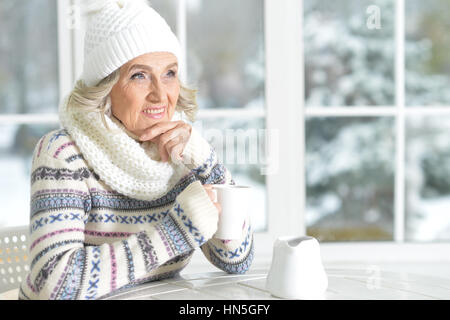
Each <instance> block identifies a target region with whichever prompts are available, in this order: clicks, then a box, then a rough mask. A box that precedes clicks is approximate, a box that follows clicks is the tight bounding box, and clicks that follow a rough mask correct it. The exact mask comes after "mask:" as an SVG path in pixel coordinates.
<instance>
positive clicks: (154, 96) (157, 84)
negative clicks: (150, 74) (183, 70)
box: [147, 80, 165, 102]
mask: <svg viewBox="0 0 450 320" xmlns="http://www.w3.org/2000/svg"><path fill="white" fill-rule="evenodd" d="M149 89H150V92H149V94H148V95H147V97H148V99H149V100H150V101H151V102H159V101H161V98H162V97H163V96H164V93H165V88H164V85H163V84H162V83H161V81H160V80H152V82H151V84H150V87H149Z"/></svg>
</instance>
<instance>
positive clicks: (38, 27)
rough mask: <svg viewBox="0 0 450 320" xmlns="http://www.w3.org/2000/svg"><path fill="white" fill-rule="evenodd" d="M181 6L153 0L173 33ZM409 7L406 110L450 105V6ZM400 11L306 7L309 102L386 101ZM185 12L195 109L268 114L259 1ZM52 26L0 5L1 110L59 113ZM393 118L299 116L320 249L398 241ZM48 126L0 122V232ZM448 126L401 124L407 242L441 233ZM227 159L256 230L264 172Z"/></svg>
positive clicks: (0, 1) (16, 218)
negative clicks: (377, 17) (245, 193)
mask: <svg viewBox="0 0 450 320" xmlns="http://www.w3.org/2000/svg"><path fill="white" fill-rule="evenodd" d="M176 2H177V1H176V0H170V1H168V0H152V1H151V3H152V4H153V6H154V7H155V8H156V9H157V10H158V11H159V12H160V13H161V14H162V15H163V16H164V17H165V18H166V19H167V21H168V22H169V24H170V25H171V26H172V28H173V30H176V21H177V19H176V14H177V12H176V10H177V4H176ZM405 3H406V12H405V17H406V26H405V27H406V34H405V39H406V43H405V60H406V71H405V72H406V75H405V78H406V84H405V86H406V97H405V99H406V104H407V106H408V108H414V107H417V106H419V107H428V106H429V107H433V106H450V91H449V90H447V88H449V85H450V58H449V55H448V52H449V49H450V36H449V34H448V32H447V31H448V30H450V22H449V20H448V17H447V16H446V13H447V12H450V1H448V0H429V1H426V2H425V1H419V0H407V1H405ZM370 5H376V6H378V7H379V8H380V13H381V21H380V22H381V29H369V28H367V26H366V21H367V13H366V9H367V7H369V6H370ZM230 12H232V14H229V13H230ZM395 17H396V15H395V6H394V0H376V1H375V0H372V1H367V0H363V1H361V0H334V1H325V0H305V1H304V30H303V32H304V39H303V41H304V50H305V95H306V97H305V102H304V103H305V107H306V108H321V107H322V108H327V107H332V106H341V107H348V108H352V107H358V106H370V107H373V108H377V107H380V106H393V105H395V79H394V78H395V73H394V70H395V66H394V61H395V54H396V52H395V42H394V26H395ZM186 18H187V50H188V72H187V74H188V79H187V80H188V81H187V82H188V84H190V85H194V86H195V87H197V88H198V89H199V99H198V100H199V105H200V108H201V109H224V108H226V109H238V108H244V109H255V110H264V108H265V101H264V95H265V92H264V86H265V79H264V77H265V67H264V65H265V61H264V59H265V53H264V46H265V44H264V7H263V1H262V0H245V1H239V0H228V1H221V0H188V1H187V17H186ZM57 19H58V17H57V6H56V0H0V30H2V32H1V34H0V114H27V113H38V114H39V113H55V112H56V110H57V105H58V102H59V99H60V97H59V91H58V90H59V85H58V81H59V78H58V77H59V70H58V42H57V23H58V20H57ZM301 40H302V39H299V41H301ZM287 67H289V66H287ZM301 105H302V102H301V101H300V102H299V107H301ZM280 107H281V106H280ZM395 121H396V120H395V118H394V117H392V116H380V117H378V116H374V117H307V121H306V128H305V130H306V131H305V133H306V166H305V170H306V171H305V172H306V197H307V198H306V212H305V214H306V221H307V232H308V233H309V234H311V235H313V236H315V237H317V238H318V239H320V240H322V241H354V240H357V241H361V240H392V239H393V221H394V197H395V195H394V191H395V186H394V179H395V152H396V150H395V138H396V137H395V134H396V131H395ZM198 125H200V126H201V127H202V128H203V129H204V130H207V129H210V128H211V129H218V130H222V131H224V130H225V129H230V128H235V129H239V128H244V129H246V128H250V129H263V128H265V119H264V117H256V118H255V119H251V118H242V119H240V118H236V117H225V118H220V119H204V120H201V121H200V122H199V123H198ZM56 127H57V124H56V123H55V124H52V123H49V124H11V123H8V122H7V121H3V122H0V203H1V205H2V212H1V214H0V227H2V226H9V225H20V224H26V223H28V206H29V203H28V201H29V175H30V157H31V154H32V151H33V148H34V146H35V144H36V142H37V140H38V139H39V138H40V137H41V136H42V135H43V134H45V133H46V132H48V131H50V130H52V129H53V128H56ZM447 128H450V117H449V118H446V117H443V116H441V115H436V116H420V117H419V116H407V117H406V142H405V143H406V144H405V148H406V162H405V170H406V173H407V174H406V177H407V181H406V199H405V200H406V212H405V216H406V240H408V241H441V240H449V239H450V179H449V177H450V161H449V160H450V139H449V137H450V130H449V129H447ZM211 142H212V143H213V144H214V143H216V142H215V141H211ZM292 143H302V142H301V141H292ZM217 147H218V148H220V147H221V146H220V145H218V146H217ZM226 165H227V166H228V167H229V168H230V169H231V171H232V173H233V175H234V178H235V180H236V181H237V182H238V183H242V184H251V185H253V186H255V189H256V190H257V192H256V197H257V199H258V200H257V201H256V203H257V204H258V207H257V208H256V209H255V213H254V216H253V217H252V218H253V221H254V224H255V226H256V228H257V230H264V229H265V228H266V227H267V219H266V212H265V210H266V193H265V177H264V176H263V175H261V173H260V166H258V165H250V164H249V165H236V164H232V163H229V164H227V163H226ZM299 214H302V213H299Z"/></svg>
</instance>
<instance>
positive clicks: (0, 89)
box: [0, 0, 59, 113]
mask: <svg viewBox="0 0 450 320" xmlns="http://www.w3.org/2000/svg"><path fill="white" fill-rule="evenodd" d="M0 30H1V34H2V36H1V38H0V113H42V112H45V113H51V112H56V111H57V106H58V98H59V92H58V90H59V84H58V43H57V40H58V34H57V32H58V23H57V2H56V0H27V1H17V0H2V1H0Z"/></svg>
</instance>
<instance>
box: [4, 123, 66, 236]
mask: <svg viewBox="0 0 450 320" xmlns="http://www.w3.org/2000/svg"><path fill="white" fill-rule="evenodd" d="M57 127H58V126H57V125H1V126H0V203H1V204H2V210H1V213H0V228H2V227H7V226H8V227H9V226H20V225H28V223H29V215H30V176H31V172H30V170H31V157H32V154H33V151H34V148H35V146H36V144H37V142H38V140H39V139H40V138H41V137H42V136H43V135H44V134H46V133H47V132H49V131H51V130H54V129H57Z"/></svg>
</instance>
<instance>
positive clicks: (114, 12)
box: [81, 0, 183, 86]
mask: <svg viewBox="0 0 450 320" xmlns="http://www.w3.org/2000/svg"><path fill="white" fill-rule="evenodd" d="M85 3H86V6H85V10H84V13H85V14H86V15H87V16H88V20H87V26H86V35H85V39H84V65H83V73H82V76H81V80H83V81H84V82H85V84H86V85H87V86H95V85H97V84H98V83H99V82H100V81H101V80H102V79H103V78H105V77H106V76H108V75H110V74H111V73H112V72H114V71H115V70H116V69H118V68H120V67H121V66H122V65H124V64H125V63H127V62H128V61H130V60H132V59H134V58H136V57H138V56H140V55H142V54H145V53H149V52H171V53H173V54H174V55H175V56H176V57H177V59H178V65H179V70H181V69H182V68H181V64H182V62H183V59H182V56H181V55H182V52H181V46H180V43H179V41H178V39H177V37H176V36H175V34H174V33H173V32H172V30H171V29H170V27H169V25H168V24H167V22H166V21H165V20H164V19H163V18H162V17H161V16H160V15H159V14H158V13H157V12H156V11H155V10H154V9H153V8H151V7H150V6H149V5H148V3H147V1H145V0H90V1H85Z"/></svg>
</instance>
